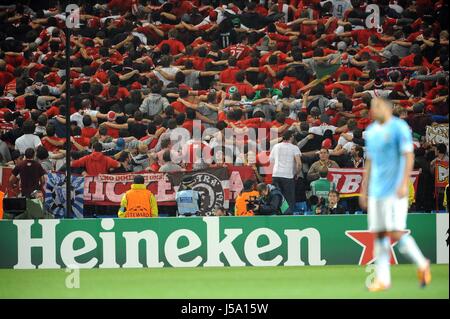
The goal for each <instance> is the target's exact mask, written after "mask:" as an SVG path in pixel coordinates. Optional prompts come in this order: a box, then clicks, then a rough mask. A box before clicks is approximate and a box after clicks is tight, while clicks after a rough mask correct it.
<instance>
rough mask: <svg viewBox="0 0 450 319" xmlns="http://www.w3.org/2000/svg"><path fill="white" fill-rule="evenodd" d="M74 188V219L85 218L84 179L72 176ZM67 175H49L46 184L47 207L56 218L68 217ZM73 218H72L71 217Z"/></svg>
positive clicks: (72, 200) (72, 202)
mask: <svg viewBox="0 0 450 319" xmlns="http://www.w3.org/2000/svg"><path fill="white" fill-rule="evenodd" d="M71 182H72V187H73V192H72V196H71V197H72V199H71V206H72V213H73V215H74V216H73V217H76V218H82V217H83V202H84V200H83V197H84V196H83V194H84V177H83V176H71ZM66 203H67V193H66V175H64V174H61V173H48V174H47V183H46V184H45V207H46V208H47V210H48V211H49V212H51V213H52V214H53V215H54V216H55V217H56V218H64V217H66ZM70 217H72V216H70Z"/></svg>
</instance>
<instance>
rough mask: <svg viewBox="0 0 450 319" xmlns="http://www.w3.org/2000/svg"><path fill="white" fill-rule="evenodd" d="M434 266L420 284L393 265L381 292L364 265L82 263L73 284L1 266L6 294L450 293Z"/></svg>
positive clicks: (410, 271)
mask: <svg viewBox="0 0 450 319" xmlns="http://www.w3.org/2000/svg"><path fill="white" fill-rule="evenodd" d="M431 269H432V274H433V282H432V283H431V285H430V286H429V287H427V288H425V289H420V288H419V287H418V283H417V277H416V271H415V268H414V267H413V266H412V265H397V266H393V267H392V280H393V286H392V288H391V289H390V290H389V291H386V292H380V293H369V292H367V291H366V289H365V284H364V283H365V280H366V277H367V276H368V275H369V273H367V272H365V267H360V266H324V267H310V266H309V267H308V266H307V267H239V268H230V267H226V268H176V269H175V268H161V269H148V268H143V269H81V270H80V288H73V289H68V288H66V279H67V277H68V276H70V275H71V273H68V272H66V271H65V270H64V269H61V270H12V269H8V270H5V269H0V298H124V297H126V298H230V299H231V298H283V299H284V298H286V299H288V298H449V292H448V291H449V288H448V287H449V285H448V284H449V279H448V265H432V268H431ZM67 281H69V280H67Z"/></svg>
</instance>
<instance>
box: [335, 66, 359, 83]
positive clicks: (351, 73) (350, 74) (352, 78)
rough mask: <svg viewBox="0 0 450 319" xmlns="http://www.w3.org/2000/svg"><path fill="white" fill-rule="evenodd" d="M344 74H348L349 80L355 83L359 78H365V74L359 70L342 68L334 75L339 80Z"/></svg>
mask: <svg viewBox="0 0 450 319" xmlns="http://www.w3.org/2000/svg"><path fill="white" fill-rule="evenodd" d="M342 73H347V74H348V79H349V80H350V81H355V80H356V79H357V78H360V77H362V76H363V73H362V72H361V71H360V70H359V69H357V68H354V67H348V66H341V67H340V68H339V69H338V70H337V71H336V73H335V74H334V78H335V79H339V77H340V76H341V74H342Z"/></svg>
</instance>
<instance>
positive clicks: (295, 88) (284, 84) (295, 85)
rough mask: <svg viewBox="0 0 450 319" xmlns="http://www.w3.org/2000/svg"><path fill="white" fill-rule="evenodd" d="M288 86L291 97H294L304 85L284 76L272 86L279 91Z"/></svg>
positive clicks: (295, 79)
mask: <svg viewBox="0 0 450 319" xmlns="http://www.w3.org/2000/svg"><path fill="white" fill-rule="evenodd" d="M288 86H290V88H291V95H292V96H295V94H297V92H298V90H300V89H301V88H302V87H304V86H305V85H304V84H303V82H302V81H300V80H298V79H297V78H294V77H290V76H285V77H284V78H283V80H282V81H279V82H277V83H276V84H275V85H274V87H276V88H279V89H280V90H282V89H283V88H285V87H288Z"/></svg>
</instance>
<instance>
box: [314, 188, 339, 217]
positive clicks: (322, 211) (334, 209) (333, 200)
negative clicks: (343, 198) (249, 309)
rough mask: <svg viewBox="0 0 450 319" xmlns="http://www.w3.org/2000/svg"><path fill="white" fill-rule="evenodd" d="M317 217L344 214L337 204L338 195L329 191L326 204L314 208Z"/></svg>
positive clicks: (333, 191)
mask: <svg viewBox="0 0 450 319" xmlns="http://www.w3.org/2000/svg"><path fill="white" fill-rule="evenodd" d="M316 214H317V215H336V214H345V208H344V207H342V205H340V204H339V193H338V192H337V191H335V190H331V191H330V192H329V193H328V204H326V205H324V206H323V207H317V208H316Z"/></svg>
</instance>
